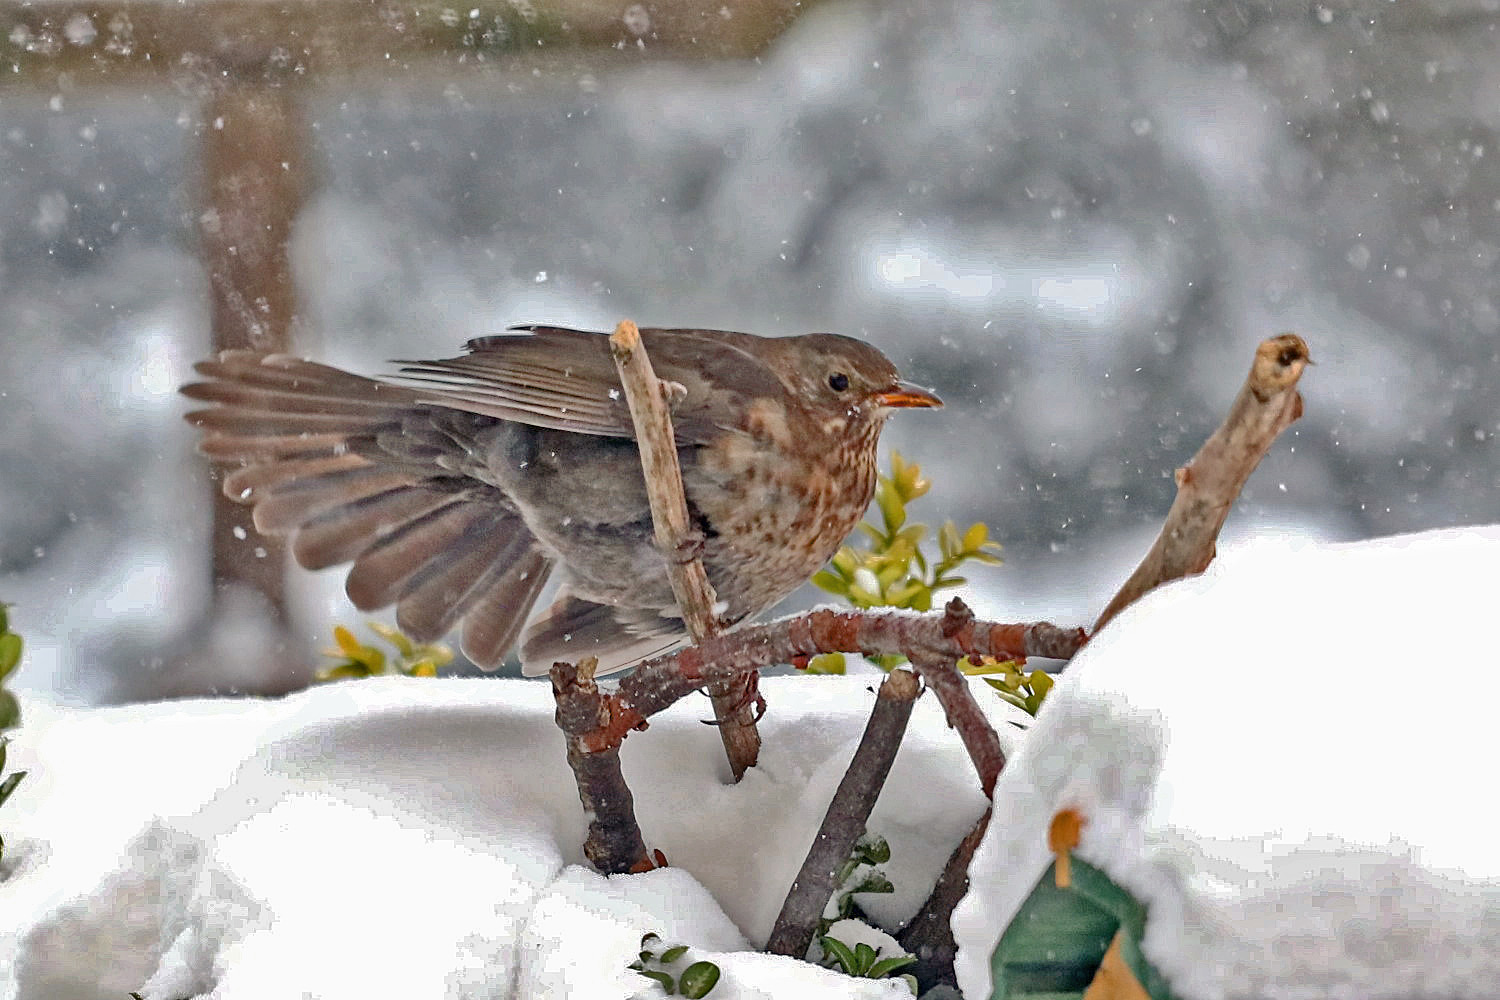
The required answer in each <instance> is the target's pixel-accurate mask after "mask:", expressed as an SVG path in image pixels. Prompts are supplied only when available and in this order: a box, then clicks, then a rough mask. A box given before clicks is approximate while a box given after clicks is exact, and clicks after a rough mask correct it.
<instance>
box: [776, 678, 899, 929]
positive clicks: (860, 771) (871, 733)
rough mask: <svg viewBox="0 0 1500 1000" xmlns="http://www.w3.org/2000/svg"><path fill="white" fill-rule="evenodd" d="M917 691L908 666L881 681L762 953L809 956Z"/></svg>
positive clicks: (884, 774) (882, 781)
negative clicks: (837, 882) (820, 921)
mask: <svg viewBox="0 0 1500 1000" xmlns="http://www.w3.org/2000/svg"><path fill="white" fill-rule="evenodd" d="M920 693H921V685H919V684H918V683H917V677H916V675H915V674H913V673H912V672H911V671H909V670H904V669H900V668H897V669H895V670H892V671H891V672H890V673H889V674H887V675H886V678H885V680H884V681H883V682H882V683H881V685H880V691H879V693H878V694H877V695H876V698H875V708H874V709H873V710H872V711H871V712H870V721H869V722H868V723H867V724H866V725H865V733H864V736H863V737H861V738H860V741H859V748H858V749H856V750H855V751H854V759H853V760H851V761H850V762H849V769H848V770H847V771H845V772H844V780H843V781H841V782H839V787H838V790H837V791H836V792H834V793H833V801H831V802H830V803H829V804H828V812H827V813H826V814H825V815H824V816H823V825H822V826H821V827H819V828H818V833H817V836H815V837H814V838H813V842H812V848H811V849H810V850H809V851H808V852H807V859H806V860H805V861H803V862H802V868H801V870H800V871H799V872H798V873H797V877H796V879H795V880H794V881H793V882H792V888H791V891H789V892H788V893H787V897H786V902H784V903H783V904H782V906H781V913H780V915H779V916H777V918H776V924H775V926H774V927H773V928H772V930H771V937H770V939H769V940H767V941H766V951H768V952H770V953H771V954H773V955H791V956H792V957H794V958H802V957H803V956H805V955H806V954H807V949H808V947H809V946H810V945H811V944H812V939H813V934H815V933H816V932H817V928H818V920H819V918H820V917H822V915H823V908H824V907H826V906H827V905H828V900H829V898H830V897H831V896H832V895H833V892H834V890H835V889H836V888H837V884H836V878H837V875H838V869H839V866H840V865H842V864H843V863H844V860H845V859H846V858H848V857H849V854H850V852H851V851H852V850H853V849H854V842H855V841H856V840H858V839H859V838H860V837H861V836H862V835H863V834H864V832H865V823H866V822H867V821H868V820H869V818H870V810H872V809H873V808H874V807H875V800H876V798H877V797H879V795H880V789H881V787H882V786H883V785H884V784H885V779H886V775H888V774H889V773H890V770H891V764H892V763H893V762H894V761H895V760H896V751H897V750H898V749H899V748H900V746H901V736H902V734H904V733H905V732H906V723H907V722H908V721H909V720H910V719H911V710H912V706H913V705H914V704H916V700H917V695H918V694H920Z"/></svg>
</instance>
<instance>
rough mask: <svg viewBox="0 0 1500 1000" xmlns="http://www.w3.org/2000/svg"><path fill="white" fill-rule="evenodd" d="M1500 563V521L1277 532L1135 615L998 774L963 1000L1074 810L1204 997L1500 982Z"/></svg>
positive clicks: (1088, 656)
mask: <svg viewBox="0 0 1500 1000" xmlns="http://www.w3.org/2000/svg"><path fill="white" fill-rule="evenodd" d="M1497 577H1500V527H1485V528H1469V529H1452V530H1445V531H1436V532H1429V533H1425V534H1419V535H1408V536H1399V537H1394V538H1387V539H1381V540H1377V541H1372V542H1361V543H1356V544H1344V545H1332V544H1312V543H1293V544H1283V543H1264V544H1259V545H1254V546H1250V547H1248V548H1246V549H1242V550H1240V551H1238V552H1235V553H1231V554H1228V555H1227V556H1225V557H1223V558H1221V559H1220V560H1219V561H1218V562H1216V563H1215V564H1214V566H1213V567H1211V569H1210V570H1209V572H1208V573H1206V574H1205V575H1203V576H1201V577H1198V578H1196V579H1192V580H1187V581H1183V582H1180V583H1177V584H1174V585H1172V586H1169V587H1165V588H1162V589H1161V590H1159V591H1157V592H1156V593H1153V594H1151V595H1149V596H1148V597H1146V598H1145V599H1143V600H1142V601H1140V602H1139V603H1137V604H1136V605H1135V606H1134V607H1132V608H1131V609H1130V610H1128V611H1126V612H1125V613H1124V614H1122V615H1121V616H1120V617H1119V618H1118V619H1116V621H1115V622H1113V623H1112V624H1111V625H1109V626H1108V627H1107V628H1106V629H1105V630H1104V631H1103V632H1101V633H1100V635H1099V637H1098V638H1097V639H1096V640H1094V641H1093V642H1092V643H1091V644H1090V645H1089V647H1088V648H1087V649H1086V650H1085V651H1084V652H1083V653H1082V654H1081V655H1080V656H1079V657H1077V659H1076V660H1075V661H1074V663H1073V664H1072V666H1070V668H1069V669H1068V671H1067V673H1066V674H1065V676H1064V678H1063V679H1062V680H1061V681H1060V683H1059V684H1058V686H1057V688H1056V689H1055V690H1054V691H1053V693H1052V694H1051V696H1050V697H1049V699H1048V701H1047V704H1046V706H1045V707H1044V708H1043V710H1042V712H1041V715H1040V718H1039V719H1038V720H1037V723H1036V725H1035V727H1034V728H1033V729H1032V731H1031V732H1030V734H1029V735H1028V738H1027V740H1026V742H1025V745H1024V747H1023V748H1022V750H1021V751H1020V753H1019V754H1017V755H1016V756H1015V757H1014V758H1013V759H1012V760H1011V761H1010V763H1009V765H1008V766H1007V768H1006V770H1005V772H1004V774H1003V775H1002V776H1001V778H1000V781H999V783H998V784H997V787H996V789H995V816H994V819H993V821H992V822H991V823H990V826H989V831H988V834H987V835H986V837H985V840H984V842H983V843H982V845H981V846H980V848H979V851H978V853H977V854H976V856H975V860H974V864H973V866H972V868H971V878H972V888H971V891H970V893H969V895H968V896H967V897H966V898H965V900H964V901H963V903H961V904H960V906H959V908H958V909H957V910H956V911H955V915H954V926H955V933H956V936H957V939H958V942H959V945H960V952H959V961H958V971H959V985H960V986H961V988H962V989H963V991H964V994H965V995H966V996H968V997H971V998H982V997H987V996H988V995H989V985H990V970H989V958H990V955H991V953H992V951H993V949H994V946H995V944H996V943H997V941H998V939H999V936H1000V933H1001V931H1002V930H1003V929H1004V928H1005V926H1006V925H1007V923H1008V922H1009V920H1010V919H1011V917H1012V916H1013V915H1014V914H1015V912H1016V910H1017V909H1018V907H1019V906H1020V904H1021V902H1022V900H1023V899H1024V898H1025V896H1026V895H1027V894H1028V893H1029V892H1030V890H1031V888H1032V886H1033V885H1034V884H1035V883H1036V881H1037V879H1038V878H1039V877H1040V876H1041V875H1042V874H1043V872H1044V870H1045V868H1046V866H1047V864H1048V863H1049V861H1050V855H1049V853H1048V850H1047V846H1046V837H1047V827H1048V823H1049V821H1050V819H1051V817H1052V816H1053V815H1054V814H1055V813H1056V812H1057V811H1059V810H1061V809H1064V808H1070V807H1071V808H1074V809H1076V810H1078V811H1079V812H1080V813H1082V814H1083V815H1084V816H1085V817H1086V820H1087V825H1086V826H1085V827H1084V830H1083V835H1082V842H1081V844H1080V846H1079V848H1078V855H1079V856H1080V857H1082V858H1084V859H1085V860H1087V861H1089V862H1091V863H1093V864H1095V865H1097V866H1099V867H1101V868H1102V869H1104V870H1105V871H1106V872H1107V873H1109V874H1110V875H1111V876H1112V877H1113V878H1114V879H1115V880H1116V881H1117V882H1119V883H1120V884H1121V885H1123V886H1124V887H1126V888H1128V889H1130V890H1131V891H1132V892H1133V893H1134V894H1135V895H1136V896H1137V898H1139V899H1141V900H1142V901H1144V902H1146V903H1147V904H1148V905H1149V907H1150V913H1149V917H1148V926H1147V933H1146V938H1145V941H1144V949H1145V953H1146V955H1147V957H1148V958H1150V959H1151V961H1152V962H1153V963H1154V964H1155V965H1156V966H1157V968H1158V969H1159V970H1161V971H1162V972H1163V973H1164V974H1166V975H1167V976H1168V978H1169V979H1170V980H1171V982H1172V986H1173V989H1174V991H1175V992H1176V993H1177V994H1178V996H1179V997H1182V998H1185V1000H1196V998H1203V1000H1217V998H1226V997H1257V998H1265V1000H1271V998H1287V1000H1312V998H1325V997H1326V998H1362V1000H1377V998H1417V997H1449V996H1465V997H1496V996H1500V836H1497V835H1496V824H1495V817H1496V811H1495V801H1494V800H1495V793H1494V788H1495V778H1494V773H1493V768H1494V761H1495V758H1496V750H1497V747H1500V738H1497V735H1496V732H1497V727H1496V721H1495V720H1496V706H1497V705H1500V669H1497V668H1500V647H1497V645H1496V643H1495V639H1494V635H1493V623H1494V621H1495V617H1496V614H1497V608H1500V603H1497V597H1496V593H1497V590H1496V580H1497Z"/></svg>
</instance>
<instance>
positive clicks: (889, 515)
mask: <svg viewBox="0 0 1500 1000" xmlns="http://www.w3.org/2000/svg"><path fill="white" fill-rule="evenodd" d="M875 503H876V505H877V506H878V507H879V508H880V516H881V517H882V518H884V519H885V533H886V537H887V538H889V537H890V536H891V535H892V534H894V533H895V532H897V531H899V530H901V526H902V525H903V524H905V523H906V508H905V507H904V506H903V505H902V503H901V497H900V496H899V495H898V494H897V493H896V491H895V490H884V489H883V490H881V491H880V492H879V493H878V494H876V496H875Z"/></svg>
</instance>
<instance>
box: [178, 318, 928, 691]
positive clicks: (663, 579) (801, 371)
mask: <svg viewBox="0 0 1500 1000" xmlns="http://www.w3.org/2000/svg"><path fill="white" fill-rule="evenodd" d="M640 333H641V342H642V343H643V345H644V347H645V349H646V352H647V355H648V356H649V357H650V359H651V362H652V364H653V366H654V368H655V370H656V374H657V377H658V378H659V379H661V380H662V381H663V383H664V384H665V386H666V387H667V389H668V390H669V391H668V398H669V403H670V408H671V418H672V423H673V429H674V432H675V439H676V446H677V450H678V458H679V462H680V464H681V467H682V483H683V491H684V495H685V497H686V500H687V504H688V511H689V515H690V518H691V520H692V523H693V526H694V528H695V530H696V532H697V533H698V535H699V541H700V543H701V544H699V546H698V553H699V555H700V556H701V558H702V561H703V566H704V569H705V570H706V572H707V574H708V578H709V581H710V583H712V585H713V587H714V590H715V592H716V594H717V597H718V604H717V605H716V607H715V609H714V610H715V612H716V613H718V614H719V616H720V620H721V623H722V624H723V625H724V626H725V627H726V628H731V627H733V626H735V625H737V624H740V623H743V622H746V621H748V620H750V619H752V618H754V617H755V616H756V615H759V614H761V613H762V612H764V611H766V610H768V609H769V608H771V607H772V606H773V605H775V604H776V603H778V602H779V601H781V600H782V599H783V598H784V597H786V596H787V595H788V594H790V593H791V592H792V591H793V590H795V589H796V588H797V587H798V586H799V585H801V584H802V583H803V582H805V581H806V580H807V579H808V578H809V577H810V576H811V575H812V574H813V573H814V572H816V571H817V570H818V569H819V568H820V567H821V566H822V565H823V564H824V563H825V562H826V561H827V560H828V559H829V558H830V557H831V556H832V555H833V554H834V552H835V551H836V550H837V549H838V547H839V545H840V544H842V542H843V541H844V539H845V538H846V537H847V536H848V534H849V533H850V532H851V531H852V530H853V529H854V527H855V525H856V524H857V523H858V522H859V520H860V518H861V517H862V516H863V514H864V512H865V510H866V508H867V507H868V505H869V503H870V499H871V497H872V496H873V493H874V489H875V483H876V478H877V472H876V464H877V462H876V451H877V446H878V442H879V437H880V432H881V430H882V428H883V427H884V426H885V423H886V420H887V418H888V417H889V416H890V415H891V414H893V413H894V412H895V411H896V410H898V409H906V408H931V407H938V406H941V405H942V402H941V400H939V398H938V397H937V396H936V395H935V394H934V393H933V392H932V391H930V390H928V389H924V388H921V387H919V386H916V385H914V384H912V383H910V382H907V381H905V380H903V379H902V378H901V377H900V375H899V373H898V372H897V370H896V366H895V365H894V364H892V363H891V361H890V360H889V359H887V358H886V356H885V355H884V354H882V353H881V352H880V351H879V350H878V349H876V348H875V347H873V346H871V345H870V344H868V343H865V342H864V341H861V340H858V339H855V338H853V337H847V336H842V335H839V334H831V333H811V334H803V335H799V336H788V337H762V336H758V335H755V334H749V333H737V332H733V331H727V330H696V329H642V330H641V331H640ZM394 364H396V365H400V366H401V367H400V368H399V370H398V372H397V373H393V374H392V375H389V376H385V377H378V378H377V377H366V376H362V375H356V374H353V373H350V372H347V371H344V370H342V369H339V368H335V367H331V366H329V365H325V364H321V363H318V362H315V361H312V360H308V359H305V358H299V357H293V356H291V355H287V354H270V353H260V352H254V351H247V350H229V351H223V352H221V353H219V354H218V355H217V356H216V357H213V358H210V359H208V360H205V361H201V362H199V363H198V364H196V365H195V366H194V370H195V371H196V372H197V373H198V374H199V375H200V376H203V379H202V380H201V381H195V382H191V383H189V384H187V385H184V386H183V387H182V388H181V392H182V393H183V394H184V395H186V396H187V397H189V398H190V399H193V400H198V401H202V402H205V403H208V404H211V405H209V406H208V407H206V408H203V409H197V410H194V411H192V412H190V413H188V414H187V415H186V418H187V420H188V422H190V423H192V424H194V425H196V426H197V427H198V428H199V429H200V430H201V432H202V436H201V439H200V442H199V445H198V450H199V451H200V453H202V454H203V455H205V456H206V457H207V458H209V459H210V460H212V461H214V462H216V463H219V464H220V465H222V466H224V467H225V471H224V474H223V478H222V488H223V491H224V493H225V495H226V496H228V497H229V498H230V499H232V500H235V501H239V502H241V503H244V504H248V505H250V506H251V507H252V508H253V510H252V515H251V519H252V521H253V523H254V526H255V528H256V529H257V530H258V531H259V532H261V533H263V534H267V535H273V536H278V535H279V536H288V537H289V543H290V548H291V552H292V555H293V556H294V557H295V559H296V560H297V562H298V563H299V564H300V565H302V566H303V567H305V568H307V569H311V570H317V569H325V568H328V567H331V566H336V565H339V564H343V563H352V564H353V565H352V567H351V568H350V570H349V572H348V575H347V578H346V581H345V591H346V592H347V594H348V596H349V599H350V601H351V602H352V603H353V604H354V606H355V607H356V608H359V609H360V610H362V611H375V610H379V609H382V608H387V607H389V606H391V605H393V604H394V605H395V607H396V623H397V625H398V627H399V628H400V629H401V630H402V631H403V632H405V633H406V634H407V635H409V636H410V637H412V638H413V639H415V640H417V641H419V642H431V641H436V640H438V639H441V638H443V637H444V636H446V635H447V634H448V633H450V632H451V631H453V630H454V629H459V630H460V643H459V645H460V648H461V649H462V650H463V652H464V654H465V655H466V656H467V657H468V658H469V659H470V660H471V661H472V662H474V663H475V664H477V665H478V666H480V667H481V668H484V669H494V668H497V667H499V666H500V665H501V664H502V663H503V662H504V661H505V658H506V656H507V655H508V654H509V653H510V652H511V651H512V649H513V648H514V647H516V646H517V643H518V642H519V658H520V661H521V665H522V670H523V673H525V674H528V675H533V674H541V673H545V672H547V670H549V669H550V668H551V666H552V664H553V663H554V662H556V661H558V660H567V661H569V662H575V663H576V662H578V660H579V659H581V658H582V657H585V656H594V657H597V658H598V666H597V668H596V669H597V672H598V673H607V672H610V671H614V670H621V669H624V668H627V667H629V666H632V665H633V664H635V663H637V662H639V661H641V660H643V659H645V658H648V657H651V656H655V655H659V654H661V653H664V652H668V651H670V650H672V649H674V648H676V647H678V646H680V645H682V644H684V643H686V642H687V641H688V635H687V629H686V626H685V625H684V622H683V618H682V613H681V611H680V610H679V608H678V607H677V603H676V600H675V598H674V597H673V592H672V588H671V583H670V579H669V576H668V569H667V561H666V557H665V556H664V555H663V553H662V552H661V551H659V550H658V548H657V546H656V543H655V540H654V533H653V524H652V519H651V510H650V505H649V501H648V499H647V495H646V487H645V478H644V473H643V472H642V470H641V465H640V453H639V450H638V449H637V447H636V443H635V436H634V433H635V432H634V428H633V426H632V423H631V418H630V411H629V406H628V403H627V401H626V400H625V398H624V393H623V390H622V388H621V383H620V379H619V375H618V372H617V369H616V367H615V363H614V359H613V356H612V354H611V352H610V347H609V338H608V336H607V335H605V334H601V333H597V332H592V331H586V330H573V329H567V328H563V327H557V326H541V325H531V326H516V327H511V328H510V329H509V330H508V331H507V332H505V333H501V334H495V335H490V336H484V337H479V338H477V339H474V340H470V341H469V342H468V343H467V344H466V345H465V353H464V354H463V355H462V356H460V357H455V358H446V359H438V360H429V361H396V362H394ZM553 577H556V578H557V579H558V583H559V586H558V587H557V589H556V591H555V596H554V598H553V600H552V602H551V604H550V605H549V606H548V607H547V608H546V609H545V610H543V611H541V612H540V613H537V614H535V615H533V614H532V612H533V608H534V605H536V603H537V602H538V600H539V598H540V597H541V595H542V593H543V590H544V588H545V586H546V585H547V583H548V581H549V579H551V578H553Z"/></svg>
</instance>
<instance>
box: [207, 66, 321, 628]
mask: <svg viewBox="0 0 1500 1000" xmlns="http://www.w3.org/2000/svg"><path fill="white" fill-rule="evenodd" d="M301 126H302V121H301V118H300V116H299V114H298V109H297V101H296V97H295V95H294V94H293V93H292V91H291V88H290V87H286V86H281V85H278V84H275V83H259V82H256V83H245V82H231V83H229V84H227V85H225V86H224V87H223V88H222V89H219V90H218V91H217V92H215V93H214V94H213V95H212V96H211V97H210V98H209V99H208V103H207V106H206V108H205V114H204V130H203V146H202V164H203V175H202V181H201V184H202V189H201V193H200V196H199V205H200V206H202V207H201V210H200V214H199V216H198V219H197V223H198V241H199V249H200V253H201V256H202V260H203V267H204V270H205V271H206V272H207V274H208V281H209V296H210V302H211V313H210V315H211V317H212V323H213V346H214V350H215V351H223V350H230V349H236V348H248V349H251V350H256V351H288V350H290V349H291V345H292V324H293V322H294V320H295V317H296V312H297V295H296V289H295V287H294V285H293V283H292V273H291V262H290V260H289V259H288V249H287V244H288V241H289V240H290V238H291V234H292V224H293V223H294V222H295V221H296V218H297V213H298V211H299V210H300V209H301V207H302V197H303V194H304V192H305V184H304V182H303V162H302V157H303V154H302V149H303V148H304V136H303V135H302V127H301ZM217 478H218V477H217V476H216V477H215V482H214V484H213V579H214V593H215V595H218V594H221V593H223V591H224V590H225V588H227V587H234V586H249V587H252V588H254V589H255V590H258V591H259V592H260V593H262V594H264V595H265V597H266V600H267V601H268V602H269V603H270V606H271V610H272V612H273V613H274V615H275V617H276V619H277V620H278V622H280V623H282V624H285V621H286V607H285V584H284V566H285V546H284V545H283V544H282V542H281V540H280V539H276V538H270V537H267V536H264V535H261V534H258V533H257V532H256V531H255V528H254V527H253V526H252V525H251V524H250V509H249V508H248V507H244V506H242V505H240V504H237V503H235V502H234V501H232V500H230V499H229V498H227V497H225V496H224V494H223V493H222V491H220V490H219V488H218V481H217Z"/></svg>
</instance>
